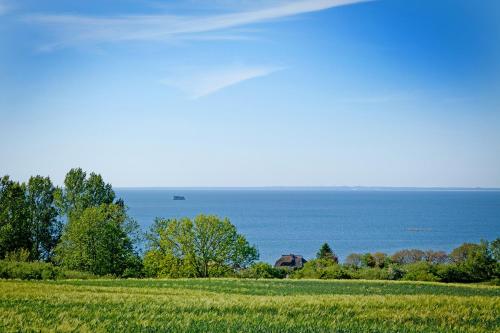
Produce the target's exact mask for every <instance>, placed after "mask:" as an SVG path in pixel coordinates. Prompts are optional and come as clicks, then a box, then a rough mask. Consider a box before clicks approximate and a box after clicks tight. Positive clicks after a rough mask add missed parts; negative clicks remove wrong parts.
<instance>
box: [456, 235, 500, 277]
mask: <svg viewBox="0 0 500 333" xmlns="http://www.w3.org/2000/svg"><path fill="white" fill-rule="evenodd" d="M476 245H477V246H476V247H472V248H471V250H470V251H468V253H467V256H466V259H465V261H463V262H462V263H461V264H462V265H463V267H464V268H465V270H466V271H467V272H468V273H469V275H470V277H471V280H472V281H487V280H489V279H491V278H492V277H493V274H494V272H495V268H496V267H495V266H496V261H495V260H494V259H493V256H492V254H491V252H490V249H489V244H488V242H487V241H481V242H480V243H479V244H476Z"/></svg>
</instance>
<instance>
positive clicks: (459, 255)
mask: <svg viewBox="0 0 500 333" xmlns="http://www.w3.org/2000/svg"><path fill="white" fill-rule="evenodd" d="M478 247H479V245H478V244H474V243H463V244H462V245H460V246H459V247H457V248H455V249H454V250H453V251H451V253H450V258H451V260H452V261H453V262H454V263H456V264H461V263H464V262H465V261H466V260H467V258H468V257H470V256H471V255H472V253H474V251H476V250H477V249H478Z"/></svg>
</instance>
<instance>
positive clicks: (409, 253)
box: [391, 249, 425, 265]
mask: <svg viewBox="0 0 500 333" xmlns="http://www.w3.org/2000/svg"><path fill="white" fill-rule="evenodd" d="M424 257H425V253H424V251H421V250H417V249H411V250H401V251H398V252H396V253H394V254H393V255H392V257H391V260H392V262H394V263H396V264H400V265H406V264H413V263H415V262H418V261H422V260H424Z"/></svg>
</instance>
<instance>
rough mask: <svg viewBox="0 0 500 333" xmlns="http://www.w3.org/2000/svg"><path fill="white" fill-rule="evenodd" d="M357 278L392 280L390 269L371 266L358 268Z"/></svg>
mask: <svg viewBox="0 0 500 333" xmlns="http://www.w3.org/2000/svg"><path fill="white" fill-rule="evenodd" d="M355 278H356V279H363V280H390V279H389V271H388V269H385V268H370V267H364V268H361V269H359V270H357V271H356V275H355Z"/></svg>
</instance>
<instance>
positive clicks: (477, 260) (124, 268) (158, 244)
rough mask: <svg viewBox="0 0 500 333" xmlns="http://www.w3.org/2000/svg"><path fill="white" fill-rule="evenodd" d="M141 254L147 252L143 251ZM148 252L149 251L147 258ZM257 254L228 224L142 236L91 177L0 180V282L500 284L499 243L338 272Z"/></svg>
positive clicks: (326, 257)
mask: <svg viewBox="0 0 500 333" xmlns="http://www.w3.org/2000/svg"><path fill="white" fill-rule="evenodd" d="M143 245H145V247H144V246H143ZM143 248H144V250H143ZM258 259H259V253H258V250H257V248H256V247H255V246H253V245H251V244H249V242H248V241H247V240H246V238H245V237H244V236H243V235H241V234H239V233H238V232H237V230H236V227H235V226H234V225H233V224H232V223H231V222H230V221H229V220H228V219H220V218H218V217H216V216H206V215H199V216H197V217H195V218H194V219H189V218H183V219H164V218H157V219H156V220H155V221H154V223H153V225H152V227H151V228H150V230H149V232H147V233H145V234H143V233H141V232H140V230H139V227H138V224H137V222H136V221H135V220H134V219H132V218H131V217H130V216H129V215H128V213H127V207H126V205H125V203H124V201H123V200H122V199H120V198H117V196H116V193H115V192H114V190H113V188H112V186H111V185H110V184H108V183H105V182H104V180H103V178H102V177H101V176H100V175H98V174H95V173H90V174H87V173H86V172H84V171H83V170H82V169H80V168H76V169H71V170H70V171H69V172H68V173H67V174H66V177H65V179H64V185H63V186H62V187H57V186H54V185H53V183H52V182H51V180H50V178H49V177H42V176H34V177H31V178H30V179H29V180H28V181H27V182H26V183H19V182H16V181H13V180H11V179H10V178H9V177H8V176H4V177H2V178H1V179H0V278H2V277H4V278H8V277H19V278H55V277H65V278H67V277H79V278H82V277H92V276H115V277H169V278H179V277H224V276H233V277H241V278H284V277H291V278H323V279H328V278H332V279H334V278H343V279H350V278H353V279H356V278H358V279H359V278H362V279H392V280H399V279H408V280H424V281H443V282H479V281H488V280H496V281H498V279H499V277H500V264H499V262H500V239H496V240H495V241H493V242H491V243H488V242H486V241H482V242H481V243H479V244H472V243H466V244H463V245H461V246H459V247H458V248H456V249H454V250H453V251H452V252H451V253H450V254H447V253H445V252H443V251H431V250H429V251H422V250H417V249H409V250H401V251H398V252H396V253H394V254H393V255H391V256H389V255H387V254H385V253H380V252H376V253H364V254H357V253H353V254H350V255H349V256H348V257H347V258H346V259H345V261H344V263H342V264H341V263H339V259H338V257H337V256H336V255H335V253H334V251H333V250H332V249H331V247H330V246H329V245H328V244H327V243H325V244H323V245H322V246H321V248H320V250H319V251H318V254H317V257H316V258H315V259H313V260H310V261H308V262H307V263H306V264H305V265H304V267H302V268H301V269H296V270H290V269H280V268H274V267H273V266H271V265H269V264H267V263H262V262H257V260H258Z"/></svg>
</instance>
